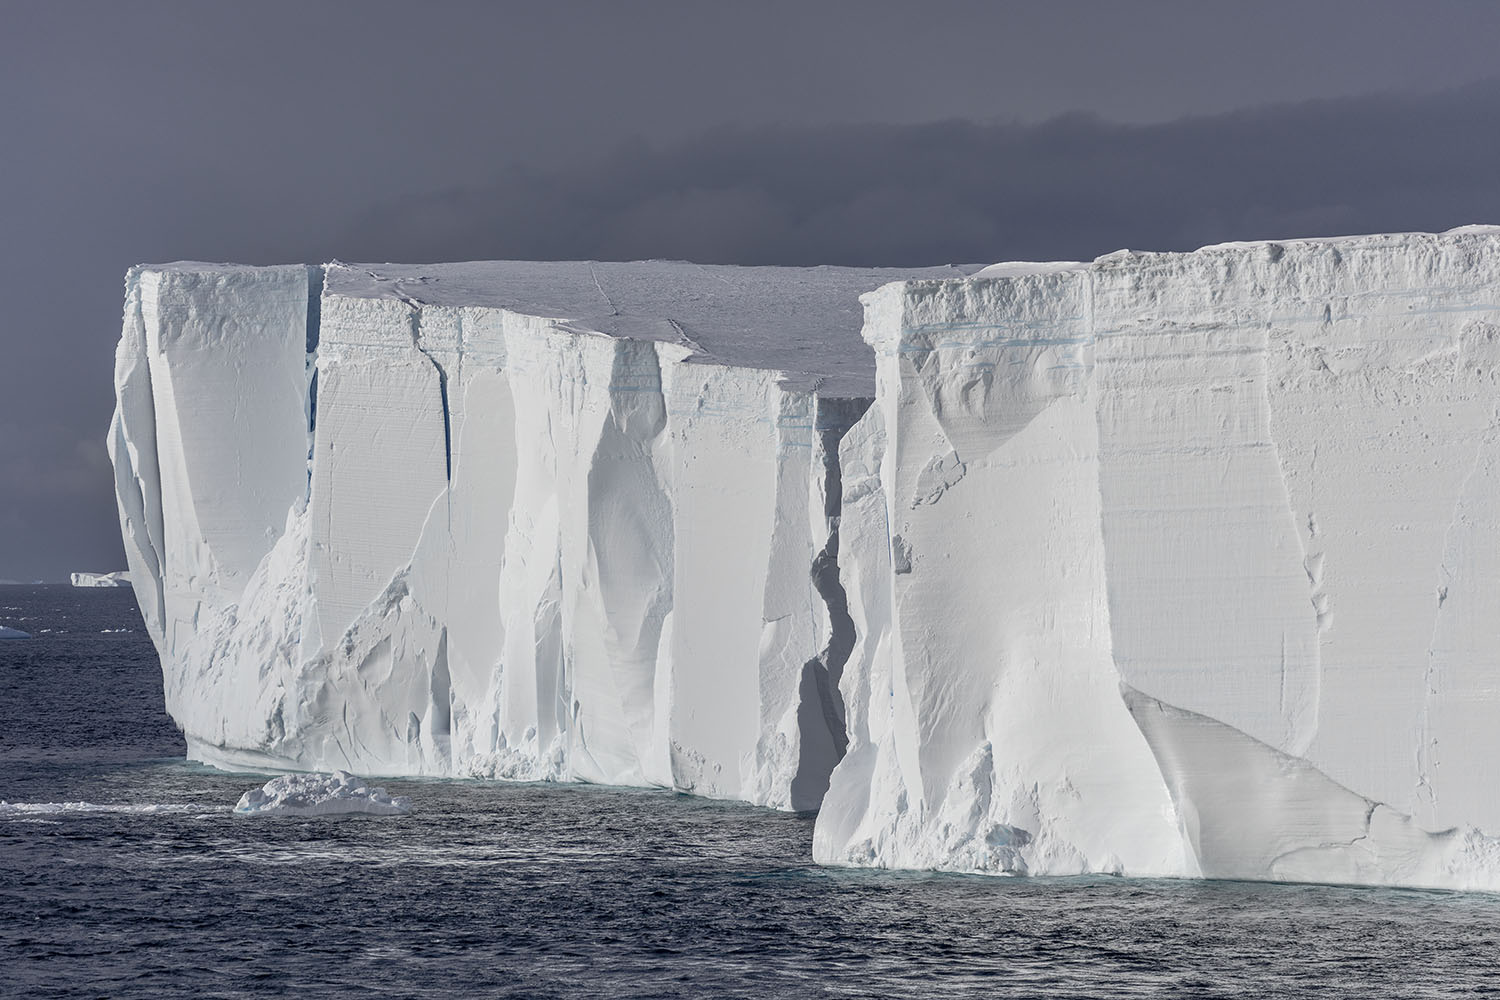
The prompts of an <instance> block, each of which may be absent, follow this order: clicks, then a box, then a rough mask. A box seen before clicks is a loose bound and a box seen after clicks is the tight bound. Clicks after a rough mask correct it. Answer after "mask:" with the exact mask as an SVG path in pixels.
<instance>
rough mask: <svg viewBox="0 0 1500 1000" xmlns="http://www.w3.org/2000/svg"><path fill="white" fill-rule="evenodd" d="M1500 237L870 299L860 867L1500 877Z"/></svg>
mask: <svg viewBox="0 0 1500 1000" xmlns="http://www.w3.org/2000/svg"><path fill="white" fill-rule="evenodd" d="M1497 279H1500V229H1495V228H1489V227H1477V228H1466V229H1464V230H1461V231H1455V232H1452V233H1447V234H1442V235H1428V234H1396V235H1385V236H1373V237H1360V238H1348V239H1340V240H1304V241H1291V242H1286V243H1258V244H1233V245H1224V246H1218V247H1211V248H1205V249H1203V250H1200V251H1198V252H1196V253H1192V254H1143V253H1134V252H1129V251H1125V252H1121V253H1118V254H1111V255H1109V256H1107V257H1103V258H1100V259H1099V260H1098V261H1095V262H1094V263H1093V264H1092V265H1090V266H1088V267H1084V268H1075V269H1065V268H1054V269H1048V270H1045V271H1041V272H1038V273H1034V274H1024V273H1015V274H1011V275H1010V276H1008V277H1000V278H984V277H980V276H976V277H975V278H974V279H973V280H963V281H939V282H913V283H905V284H901V285H892V286H888V287H886V288H883V289H881V290H880V291H878V292H876V293H874V294H872V295H869V296H867V297H866V299H865V304H866V309H867V319H866V328H865V335H866V337H867V339H868V340H869V341H870V342H871V344H872V345H873V346H874V347H875V349H876V354H877V367H878V385H879V388H878V392H877V401H876V404H875V406H874V407H872V408H871V410H870V412H869V413H868V414H867V415H866V416H865V418H864V419H863V420H862V422H861V424H860V425H859V426H856V427H855V428H854V430H853V431H851V432H850V434H849V435H848V436H847V437H846V439H845V443H844V456H843V460H844V463H845V470H846V471H845V494H844V510H845V523H844V532H843V536H844V537H843V549H842V551H841V553H840V563H841V569H842V572H843V576H844V583H845V589H846V591H847V592H848V594H849V601H850V605H851V608H854V609H855V611H856V613H855V620H856V624H857V626H858V629H859V632H860V635H861V639H860V645H859V647H858V648H857V650H856V653H855V656H853V657H852V658H851V659H850V663H849V668H848V669H847V670H846V671H845V675H844V686H843V695H844V700H845V703H846V705H847V706H848V714H849V720H850V729H849V735H850V748H849V753H848V755H847V756H846V757H845V758H844V759H843V761H842V762H841V764H840V765H839V767H838V768H837V769H836V770H835V772H834V775H833V778H832V785H831V788H830V791H829V794H828V796H827V798H826V799H825V801H824V806H823V811H822V813H821V814H820V816H819V820H818V825H817V829H816V836H815V847H814V851H815V856H816V857H817V858H818V860H820V861H823V862H827V863H835V864H859V865H877V866H885V867H934V868H947V869H959V870H979V871H996V872H999V871H1005V872H1030V873H1034V874H1040V873H1048V874H1068V873H1077V872H1109V871H1121V872H1125V873H1129V874H1139V875H1196V874H1203V875H1208V876H1213V877H1233V878H1275V879H1311V880H1322V881H1345V882H1374V883H1393V884H1404V885H1426V886H1446V887H1461V888H1472V887H1485V888H1500V864H1497V858H1500V855H1497V852H1496V846H1495V842H1494V841H1493V840H1491V839H1490V837H1491V836H1492V835H1493V834H1495V833H1497V832H1500V803H1497V801H1496V800H1495V798H1494V796H1493V794H1492V793H1491V788H1490V783H1489V780H1488V778H1487V777H1486V769H1487V768H1488V762H1489V761H1491V760H1492V759H1493V758H1494V756H1495V753H1496V751H1497V750H1500V736H1497V735H1496V729H1495V727H1494V725H1493V720H1494V718H1495V717H1496V715H1497V713H1500V692H1497V690H1496V689H1495V687H1494V685H1493V683H1492V681H1491V680H1490V674H1491V672H1492V669H1493V668H1492V666H1491V665H1492V664H1494V663H1495V662H1496V659H1497V657H1500V629H1497V627H1496V624H1495V623H1496V622H1497V621H1500V615H1497V611H1500V607H1497V606H1496V604H1495V600H1496V598H1495V595H1496V594H1497V593H1500V589H1497V584H1500V560H1497V559H1496V557H1495V552H1496V551H1500V546H1497V542H1500V518H1497V517H1496V514H1497V513H1500V512H1497V511H1495V510H1494V509H1493V505H1494V503H1495V501H1494V500H1493V499H1492V498H1493V497H1494V496H1495V495H1496V489H1495V487H1496V485H1500V484H1497V483H1495V482H1493V481H1492V479H1493V477H1494V476H1496V475H1500V452H1496V448H1497V440H1500V432H1497V428H1500V412H1497V400H1500V394H1497V391H1496V390H1497V386H1500V364H1497V362H1500V302H1497V300H1496V299H1495V289H1496V288H1497V287H1500V280H1497Z"/></svg>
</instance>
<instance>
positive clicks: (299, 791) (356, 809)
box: [234, 771, 411, 816]
mask: <svg viewBox="0 0 1500 1000" xmlns="http://www.w3.org/2000/svg"><path fill="white" fill-rule="evenodd" d="M234 812H235V815H237V816H341V815H348V814H357V813H363V814H366V815H372V816H401V815H405V814H406V813H409V812H411V802H410V800H409V799H407V798H406V796H404V795H396V796H392V795H388V794H386V790H385V789H384V788H371V787H369V786H368V785H366V784H365V783H364V781H362V780H361V779H359V778H356V777H355V776H354V775H352V774H350V773H349V772H348V771H334V772H333V773H332V774H284V775H282V776H281V777H279V778H272V779H271V780H270V781H268V782H266V783H265V785H264V786H263V787H261V788H257V789H254V790H252V791H249V792H246V793H245V794H244V795H242V796H240V801H239V804H238V805H236V806H235V807H234Z"/></svg>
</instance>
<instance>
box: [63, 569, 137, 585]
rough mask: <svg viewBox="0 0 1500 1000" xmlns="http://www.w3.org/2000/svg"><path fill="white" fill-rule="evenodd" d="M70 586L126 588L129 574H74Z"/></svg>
mask: <svg viewBox="0 0 1500 1000" xmlns="http://www.w3.org/2000/svg"><path fill="white" fill-rule="evenodd" d="M72 584H73V586H75V587H128V586H130V573H129V572H128V571H127V570H120V571H119V572H117V573H74V574H73V576H72Z"/></svg>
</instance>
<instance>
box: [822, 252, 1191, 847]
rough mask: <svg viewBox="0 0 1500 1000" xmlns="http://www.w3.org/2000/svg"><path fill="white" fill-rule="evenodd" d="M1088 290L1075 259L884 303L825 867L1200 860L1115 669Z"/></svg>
mask: <svg viewBox="0 0 1500 1000" xmlns="http://www.w3.org/2000/svg"><path fill="white" fill-rule="evenodd" d="M1088 289H1089V286H1088V274H1087V273H1086V272H1082V271H1079V270H1076V269H1067V268H1064V269H1059V270H1057V271H1055V272H1053V273H1048V274H1044V275H1041V276H1038V277H1036V278H1034V279H1029V280H1026V281H1008V280H1007V281H977V280H976V281H972V282H943V283H938V282H925V283H917V284H911V285H907V286H893V287H889V288H885V289H882V290H881V291H880V292H878V293H876V294H874V295H871V296H869V297H868V298H867V299H866V306H867V309H868V319H867V325H866V335H867V337H869V339H870V340H871V342H872V343H873V344H874V345H875V348H876V354H877V358H878V362H877V364H878V370H879V379H880V381H879V386H878V395H877V400H876V403H875V407H874V408H873V409H872V410H871V411H870V413H869V414H867V415H866V416H865V418H864V420H863V421H862V423H861V425H860V426H858V427H856V428H855V430H854V431H853V432H851V434H850V435H849V438H848V439H847V442H846V446H845V447H846V451H845V453H844V484H845V485H844V490H845V492H844V505H845V510H844V521H843V532H842V535H841V547H840V561H841V565H842V567H843V571H844V574H843V575H844V581H845V588H846V590H848V591H849V592H850V594H851V599H850V603H851V605H852V606H854V607H856V608H857V609H858V612H857V615H856V618H855V620H856V622H857V623H858V625H859V626H862V627H859V628H858V629H857V631H858V632H859V633H860V635H861V639H860V644H859V645H858V646H857V647H856V656H855V659H854V660H852V661H851V662H852V663H853V664H854V665H855V668H856V669H851V670H849V671H848V672H846V674H845V680H844V684H845V688H844V693H845V700H846V703H847V704H848V712H849V718H850V736H851V743H850V752H849V755H848V756H847V757H846V758H844V761H843V763H842V764H840V766H839V768H838V769H837V770H836V771H835V773H834V780H833V787H832V789H831V790H830V792H829V796H828V799H827V800H826V801H825V804H824V808H823V811H822V813H821V814H820V816H819V820H818V827H817V835H816V842H815V853H816V856H817V857H818V859H819V860H821V861H825V862H833V863H854V864H876V865H881V866H888V867H911V868H957V869H960V870H978V871H993V872H1010V873H1020V874H1024V873H1038V874H1068V873H1080V872H1090V871H1109V872H1119V871H1129V872H1132V873H1140V874H1144V873H1155V874H1182V873H1185V872H1187V871H1189V870H1190V867H1189V863H1188V861H1187V859H1186V858H1185V857H1184V854H1183V851H1182V848H1181V845H1180V842H1179V840H1178V838H1177V837H1176V835H1175V822H1174V819H1173V813H1172V807H1171V802H1170V800H1169V798H1168V794H1167V789H1166V788H1165V786H1164V785H1163V783H1162V780H1161V777H1160V774H1159V772H1158V771H1157V768H1156V765H1155V761H1154V760H1153V758H1152V756H1151V752H1150V749H1149V747H1148V746H1147V744H1146V741H1145V740H1144V739H1143V738H1142V736H1141V734H1140V732H1139V731H1138V729H1137V727H1136V725H1135V723H1134V722H1133V721H1132V719H1131V717H1130V714H1129V712H1128V710H1127V708H1126V706H1125V704H1124V703H1123V702H1122V701H1121V699H1120V695H1119V676H1118V674H1117V672H1116V670H1115V667H1114V663H1113V661H1112V658H1111V647H1110V632H1109V622H1110V617H1109V608H1108V604H1107V600H1106V581H1105V555H1104V545H1103V543H1102V539H1101V537H1100V531H1099V520H1100V492H1099V461H1098V455H1099V440H1098V437H1099V435H1098V428H1097V426H1096V423H1095V420H1094V407H1093V395H1092V391H1091V390H1092V386H1091V384H1090V380H1089V371H1090V356H1091V350H1092V337H1091V335H1090V333H1091V325H1090V299H1089V293H1088Z"/></svg>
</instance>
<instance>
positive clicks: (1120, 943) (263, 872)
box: [0, 587, 1500, 998]
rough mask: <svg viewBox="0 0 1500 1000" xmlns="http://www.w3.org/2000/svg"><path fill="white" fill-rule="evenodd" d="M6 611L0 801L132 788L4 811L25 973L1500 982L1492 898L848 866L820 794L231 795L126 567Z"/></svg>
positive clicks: (383, 988) (689, 987) (172, 980)
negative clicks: (204, 754)
mask: <svg viewBox="0 0 1500 1000" xmlns="http://www.w3.org/2000/svg"><path fill="white" fill-rule="evenodd" d="M0 624H7V625H11V626H14V627H18V628H22V629H25V630H26V631H29V632H32V633H34V634H35V635H36V638H35V639H33V640H30V641H24V640H22V641H15V642H0V799H4V800H7V801H9V802H10V803H13V804H14V803H27V804H30V806H32V807H40V806H42V805H43V804H46V803H67V802H88V803H91V804H93V805H96V806H107V807H109V808H110V809H112V810H114V811H104V812H100V811H94V812H88V811H83V810H80V809H77V808H73V809H68V810H57V811H52V812H46V811H37V809H36V808H32V809H30V810H29V811H26V812H22V813H19V814H18V813H16V812H14V811H10V812H6V811H4V810H0V994H4V995H8V996H18V997H75V996H77V997H85V996H88V997H92V996H109V997H153V998H154V997H170V996H194V997H200V996H201V997H220V996H222V997H229V996H246V995H262V994H264V995H283V994H295V995H307V996H319V997H322V996H344V995H356V994H357V995H372V994H375V995H384V996H397V997H491V996H507V997H508V996H515V997H575V996H584V997H611V998H613V997H662V996H746V997H749V996H755V997H760V996H771V997H778V996H788V997H805V996H810V997H818V996H830V997H841V996H860V997H864V996H879V997H886V996H889V997H949V996H1007V997H1008V996H1017V997H1134V996H1180V997H1267V996H1287V997H1292V996H1319V997H1342V996H1349V997H1361V998H1364V997H1385V996H1401V997H1456V996H1472V995H1476V994H1485V993H1500V947H1497V945H1500V899H1497V898H1495V897H1490V896H1480V895H1467V896H1466V895H1462V894H1451V893H1432V892H1401V891H1386V890H1367V889H1366V890H1362V889H1346V888H1327V887H1316V886H1283V885H1251V884H1242V883H1193V882H1172V881H1144V880H1131V879H1060V880H1044V879H1033V880H1021V879H989V878H978V877H966V876H951V875H922V874H908V875H902V874H890V873H878V872H844V871H830V870H825V869H819V868H816V867H813V866H812V865H811V864H810V863H809V850H810V843H811V838H812V824H811V821H810V820H808V819H805V818H799V817H796V816H787V815H783V814H778V813H772V812H766V811H764V810H759V809H752V808H749V807H741V806H735V805H728V804H724V803H713V802H705V801H701V800H696V799H692V798H688V797H684V796H675V795H671V794H668V793H663V792H643V791H642V792H637V791H621V790H612V789H598V788H559V787H541V786H506V785H494V784H480V783H474V782H457V781H455V782H439V781H415V782H413V781H390V782H382V783H383V784H385V785H386V786H387V787H388V788H390V789H391V790H392V791H393V792H399V793H400V794H403V795H409V796H410V797H411V798H412V801H413V804H414V807H415V811H414V812H413V813H412V815H410V816H405V817H397V818H384V819H373V818H354V819H322V820H317V821H302V820H285V819H283V820H251V819H244V818H237V817H235V816H232V815H230V814H229V813H228V812H227V807H229V806H231V805H232V804H233V803H234V802H235V801H236V800H237V799H238V798H239V796H240V794H241V793H242V792H244V791H246V790H247V789H249V788H252V787H255V786H256V785H258V784H260V783H261V781H263V780H264V778H263V777H259V778H258V777H256V776H253V775H231V774H224V773H221V772H216V771H212V770H209V769H206V768H202V767H197V766H194V765H190V764H186V763H184V762H183V761H182V760H181V754H182V749H183V746H182V741H181V739H180V737H179V736H178V734H177V732H176V730H175V729H174V728H173V726H172V723H171V721H170V720H169V719H168V718H167V717H166V716H165V715H164V714H163V713H162V710H161V678H160V673H159V668H158V666H157V663H156V657H155V653H154V651H153V650H152V648H151V644H150V641H149V640H148V638H147V637H146V635H145V634H144V633H143V632H142V631H141V630H140V628H141V626H140V619H139V617H138V614H137V612H136V609H135V604H134V601H133V599H132V597H131V595H130V592H129V591H128V590H125V591H119V590H99V591H75V590H73V589H71V588H68V587H0ZM112 629H132V630H133V631H128V632H116V631H105V630H112ZM146 806H161V807H166V808H167V809H169V810H171V811H156V812H145V811H140V810H141V807H146ZM130 810H135V811H130Z"/></svg>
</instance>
